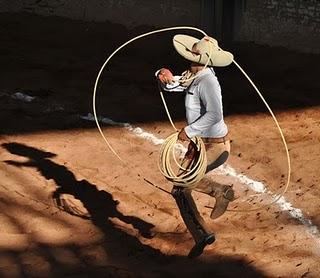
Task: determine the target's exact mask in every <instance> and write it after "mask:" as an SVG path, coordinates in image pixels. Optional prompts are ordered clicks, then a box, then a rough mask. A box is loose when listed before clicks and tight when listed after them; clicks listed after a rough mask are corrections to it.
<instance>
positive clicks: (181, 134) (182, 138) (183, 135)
mask: <svg viewBox="0 0 320 278" xmlns="http://www.w3.org/2000/svg"><path fill="white" fill-rule="evenodd" d="M178 140H180V141H189V140H190V138H189V137H188V135H187V133H186V132H185V130H184V128H182V129H181V130H180V131H179V134H178Z"/></svg>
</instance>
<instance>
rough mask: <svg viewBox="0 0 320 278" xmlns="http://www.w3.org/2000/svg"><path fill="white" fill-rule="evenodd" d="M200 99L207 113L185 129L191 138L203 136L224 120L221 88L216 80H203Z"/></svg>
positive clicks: (200, 86) (200, 87) (200, 85)
mask: <svg viewBox="0 0 320 278" xmlns="http://www.w3.org/2000/svg"><path fill="white" fill-rule="evenodd" d="M199 97H200V100H201V106H202V105H203V107H204V109H205V113H204V114H203V115H202V116H200V117H199V118H198V119H197V120H196V121H194V122H193V123H191V124H190V125H188V126H186V127H185V132H186V134H187V135H188V137H189V138H191V137H194V136H201V134H202V132H205V131H206V130H207V129H208V128H210V127H212V126H213V125H215V124H216V123H218V122H220V121H221V120H222V119H223V114H222V98H221V88H220V85H219V83H218V82H216V81H215V80H212V79H209V80H203V81H202V82H201V83H200V84H199Z"/></svg>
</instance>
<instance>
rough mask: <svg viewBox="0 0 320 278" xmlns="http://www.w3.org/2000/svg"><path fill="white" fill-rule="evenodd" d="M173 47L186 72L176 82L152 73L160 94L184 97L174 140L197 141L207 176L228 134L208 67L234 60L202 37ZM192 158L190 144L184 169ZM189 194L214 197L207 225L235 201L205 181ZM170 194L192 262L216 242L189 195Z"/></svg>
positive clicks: (180, 190)
mask: <svg viewBox="0 0 320 278" xmlns="http://www.w3.org/2000/svg"><path fill="white" fill-rule="evenodd" d="M173 44H174V47H175V49H176V50H177V52H178V53H179V54H180V55H181V56H183V57H184V58H185V59H187V60H189V61H190V62H191V65H190V69H189V70H187V71H185V72H184V73H183V74H182V77H179V79H180V80H179V81H177V80H176V79H177V78H178V77H174V76H173V75H172V73H171V72H170V71H169V70H168V69H165V68H163V69H161V70H159V71H157V72H156V76H157V78H158V80H159V83H160V86H161V87H162V89H163V90H165V91H169V92H171V91H178V92H184V93H185V108H186V118H187V126H185V127H184V128H182V129H181V131H180V132H179V135H178V139H179V140H181V141H189V140H190V138H192V137H194V136H200V137H201V138H202V140H203V142H204V144H205V146H206V152H207V160H208V166H207V171H206V172H209V171H211V170H212V169H215V168H217V167H218V166H220V165H222V164H223V163H225V162H226V161H227V159H228V156H229V153H230V141H229V139H228V137H227V134H228V128H227V125H226V124H225V122H224V119H223V109H222V96H221V88H220V85H219V82H218V79H217V77H216V75H215V72H214V70H213V68H212V67H213V66H227V65H229V64H230V63H231V62H232V60H233V55H232V54H231V53H229V52H227V51H223V50H221V48H220V47H219V46H218V43H217V41H216V40H215V39H213V38H211V37H207V36H206V37H204V38H202V39H201V40H198V39H196V38H193V37H191V36H187V35H176V36H174V38H173ZM205 65H207V67H206V66H205ZM190 78H191V79H190ZM193 154H194V147H193V143H191V142H190V143H189V147H188V151H187V153H186V154H185V157H184V159H183V162H182V163H183V166H184V167H188V166H189V165H188V164H190V160H191V158H192V156H193ZM193 190H196V191H199V192H202V193H206V194H208V195H210V196H213V197H215V199H216V204H215V207H214V209H213V211H212V213H211V215H210V217H211V218H212V219H215V218H217V217H219V216H220V215H222V214H223V213H224V212H225V211H226V209H227V206H228V204H229V201H232V200H233V199H234V191H233V189H232V188H231V187H230V186H228V185H223V184H218V183H216V182H214V181H212V180H210V179H209V178H208V177H207V176H205V177H204V178H203V179H202V180H201V181H200V182H199V183H198V184H196V187H194V188H193ZM171 193H172V195H173V197H174V198H175V200H176V202H177V205H178V207H179V210H180V213H181V216H182V218H183V220H184V222H185V224H186V226H187V228H188V230H189V231H190V233H191V234H192V237H193V238H194V240H195V245H194V247H193V248H192V249H191V251H190V253H189V255H188V257H189V258H195V257H197V256H199V255H201V254H202V252H203V250H204V248H205V247H206V245H209V244H212V243H213V242H214V241H215V236H214V234H213V233H210V232H209V230H208V228H207V227H206V224H205V222H204V220H203V218H202V217H201V216H200V214H199V212H198V209H197V207H196V204H195V202H194V200H193V198H192V195H191V189H189V188H185V187H179V186H175V185H174V186H173V189H172V192H171Z"/></svg>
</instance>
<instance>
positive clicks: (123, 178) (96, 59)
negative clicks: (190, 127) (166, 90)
mask: <svg viewBox="0 0 320 278" xmlns="http://www.w3.org/2000/svg"><path fill="white" fill-rule="evenodd" d="M0 23H1V24H0V34H1V37H2V38H4V40H3V41H2V42H1V45H0V53H1V55H0V65H1V68H0V70H1V74H0V105H1V109H0V115H1V121H0V131H1V133H0V165H1V167H0V178H1V182H0V209H1V213H0V276H1V277H25V276H27V277H48V276H55V277H58V276H59V277H64V276H65V277H88V275H95V276H97V277H180V276H185V277H195V276H198V277H320V266H319V260H320V231H319V229H320V228H319V227H320V216H319V211H320V204H319V198H320V188H319V170H318V167H319V165H320V147H319V146H320V145H319V143H320V128H319V126H320V108H319V105H320V98H319V96H318V95H317V93H318V92H319V87H320V86H319V79H318V78H319V72H318V71H317V70H316V66H317V65H319V62H320V61H319V60H320V59H319V56H317V55H308V54H301V53H296V52H292V51H288V50H286V49H283V48H270V47H267V46H256V45H253V44H244V43H243V44H234V45H230V46H229V48H230V49H231V50H232V51H233V53H234V54H235V57H237V60H238V62H240V63H241V64H242V65H243V66H244V67H245V68H246V69H248V73H249V74H250V75H251V76H252V77H253V79H254V80H255V81H256V83H257V85H258V86H259V87H260V88H261V89H262V92H263V93H264V94H265V96H266V99H267V101H268V102H270V105H271V107H272V108H274V109H275V114H276V116H277V117H278V120H279V122H280V125H281V126H282V128H283V131H284V134H285V137H286V139H287V143H288V146H289V150H290V155H291V159H292V178H291V184H290V187H289V189H288V192H287V193H286V195H285V196H284V198H281V199H280V200H279V201H278V202H277V203H276V204H273V205H272V206H271V207H270V208H268V209H264V210H261V211H254V212H231V211H230V212H227V213H225V214H224V215H223V216H222V217H220V218H219V219H217V220H215V221H213V220H211V219H210V218H209V214H210V209H208V208H206V207H205V206H212V205H213V204H214V199H211V198H209V197H207V196H205V195H202V194H199V193H196V194H194V196H195V198H196V200H197V204H198V205H199V210H200V211H201V213H202V214H203V216H204V218H205V219H206V221H207V223H208V225H209V227H210V228H211V229H212V231H214V232H215V234H216V238H217V240H216V242H215V243H214V244H212V245H210V246H209V247H208V248H206V249H205V252H204V253H203V255H202V256H201V257H199V258H197V259H195V260H192V261H190V260H189V259H187V258H186V255H187V254H188V252H189V250H190V248H191V247H192V245H193V240H192V238H191V235H190V234H189V233H188V231H187V230H186V227H185V225H184V224H183V221H182V219H181V217H180V215H179V212H178V210H177V208H176V204H175V202H174V200H173V198H172V197H171V196H169V195H168V194H167V193H165V192H163V191H160V190H158V189H156V188H154V187H152V186H151V185H150V184H148V183H147V182H146V181H145V180H144V179H147V180H149V181H152V182H153V183H154V184H157V185H159V186H161V187H163V188H164V189H166V190H169V191H170V189H171V185H170V184H169V183H168V182H167V181H166V180H165V179H164V178H163V177H162V176H161V174H160V172H159V170H158V168H157V161H158V154H159V148H160V145H159V142H161V140H160V139H164V138H166V137H167V136H168V135H169V134H171V133H172V132H173V130H172V127H171V126H170V124H169V122H168V120H167V119H166V115H165V112H164V109H163V106H162V104H161V100H160V97H159V95H158V92H157V88H156V84H155V80H154V79H153V72H154V71H155V70H156V69H157V68H159V67H161V66H169V67H172V68H174V67H176V70H177V71H179V70H182V69H183V67H184V66H185V64H184V62H183V61H181V59H180V58H179V57H177V56H176V55H175V54H174V52H173V51H172V49H171V48H172V47H171V44H170V37H171V35H172V34H167V35H164V36H163V37H161V36H156V37H155V38H154V39H150V40H146V41H145V42H137V43H136V44H135V45H133V46H132V47H131V48H129V49H127V50H124V51H122V52H121V53H120V54H119V56H118V57H116V58H115V60H114V61H113V62H112V64H111V65H110V67H109V68H108V69H107V70H106V71H105V73H104V74H103V77H102V79H103V80H102V82H101V83H100V86H99V91H98V98H97V102H98V103H97V107H98V113H99V115H100V116H101V117H104V119H105V120H106V119H107V118H108V119H113V120H114V121H116V122H126V123H129V124H130V125H129V126H126V127H123V126H121V125H111V124H104V125H103V130H104V132H105V134H106V136H107V138H108V139H109V140H110V142H111V144H112V146H113V147H114V148H115V149H116V150H117V152H118V153H119V154H120V156H121V157H122V158H123V159H124V160H125V161H126V162H127V164H126V165H124V164H122V163H121V162H120V161H119V160H117V158H116V157H115V156H114V155H113V154H112V153H111V152H110V151H109V150H108V149H107V146H106V144H105V143H104V141H103V140H102V138H101V136H100V134H99V133H98V131H97V129H96V128H95V125H94V123H93V122H92V121H90V115H89V116H88V113H92V108H91V96H92V89H93V84H94V80H95V77H96V74H97V71H98V69H99V67H100V66H101V65H102V63H103V61H104V59H105V58H106V57H107V56H108V54H109V53H111V51H112V50H113V49H114V48H115V47H116V46H118V45H120V44H121V43H123V42H124V41H126V40H127V39H128V38H131V37H132V36H134V35H135V34H140V33H142V32H143V31H145V30H151V29H150V28H151V27H150V28H149V29H148V27H146V26H145V27H141V28H136V29H133V30H126V29H125V28H124V27H122V26H119V25H115V24H111V23H105V24H95V23H83V22H78V21H71V20H66V19H61V18H57V17H52V18H43V17H38V16H31V15H28V14H19V15H17V14H15V15H12V14H2V15H0ZM160 43H161V45H164V46H165V45H167V46H168V47H167V49H166V47H164V46H163V47H161V49H159V44H160ZM142 50H144V51H142ZM217 72H218V73H217V74H218V77H219V80H220V81H221V84H222V88H223V93H224V103H225V108H224V109H225V114H226V122H227V124H228V126H229V129H230V136H231V138H232V145H231V146H232V155H231V157H230V159H229V161H228V164H227V165H226V166H225V167H222V168H221V169H217V170H215V171H213V172H211V173H210V175H212V178H214V179H217V180H218V181H220V182H225V183H228V184H233V186H234V189H235V191H236V194H237V197H238V199H237V200H236V201H234V202H233V203H232V205H231V207H230V208H232V209H252V208H256V207H257V206H260V205H264V204H268V203H269V202H271V201H272V200H273V199H274V198H275V197H276V196H277V194H279V192H281V190H282V189H283V186H284V184H285V181H286V178H287V165H286V157H285V151H284V147H283V145H282V143H281V139H280V136H279V134H278V132H277V129H276V127H275V124H274V123H273V121H272V119H271V117H270V115H269V114H268V113H267V112H266V109H265V108H264V107H263V105H262V104H261V101H260V100H259V98H258V97H257V96H256V95H255V93H254V92H253V91H252V89H251V88H250V87H249V85H248V83H247V82H246V80H245V79H244V78H243V77H242V76H241V75H240V73H239V72H238V71H237V70H236V69H235V67H232V66H231V67H230V68H227V69H219V70H217ZM26 96H29V98H26ZM30 97H31V98H30ZM167 100H168V103H169V109H170V110H171V111H172V113H173V116H174V121H175V123H176V125H177V126H178V127H183V125H184V110H183V96H180V95H172V96H167ZM262 190H265V192H260V191H262Z"/></svg>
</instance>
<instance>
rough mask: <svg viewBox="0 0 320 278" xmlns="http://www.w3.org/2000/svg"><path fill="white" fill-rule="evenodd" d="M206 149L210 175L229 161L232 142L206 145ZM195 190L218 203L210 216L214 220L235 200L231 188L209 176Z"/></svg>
mask: <svg viewBox="0 0 320 278" xmlns="http://www.w3.org/2000/svg"><path fill="white" fill-rule="evenodd" d="M206 149H207V160H208V166H207V171H206V172H207V173H208V172H209V171H211V170H213V169H215V168H217V167H219V166H220V165H222V164H224V163H225V162H226V161H227V159H228V157H229V153H230V141H229V140H227V141H225V142H222V143H209V144H206ZM194 190H195V191H198V192H202V193H205V194H208V195H210V196H212V197H215V199H216V203H215V206H214V209H213V210H212V212H211V215H210V217H211V218H212V219H215V218H218V217H219V216H221V215H222V214H223V213H224V212H225V211H226V210H227V207H228V205H229V202H230V201H233V200H234V191H233V189H232V187H231V186H229V185H225V184H220V183H217V182H215V181H213V180H212V179H210V177H208V176H207V175H206V176H205V177H204V178H203V179H202V180H201V181H200V182H199V183H198V184H197V185H196V187H195V188H194Z"/></svg>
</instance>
